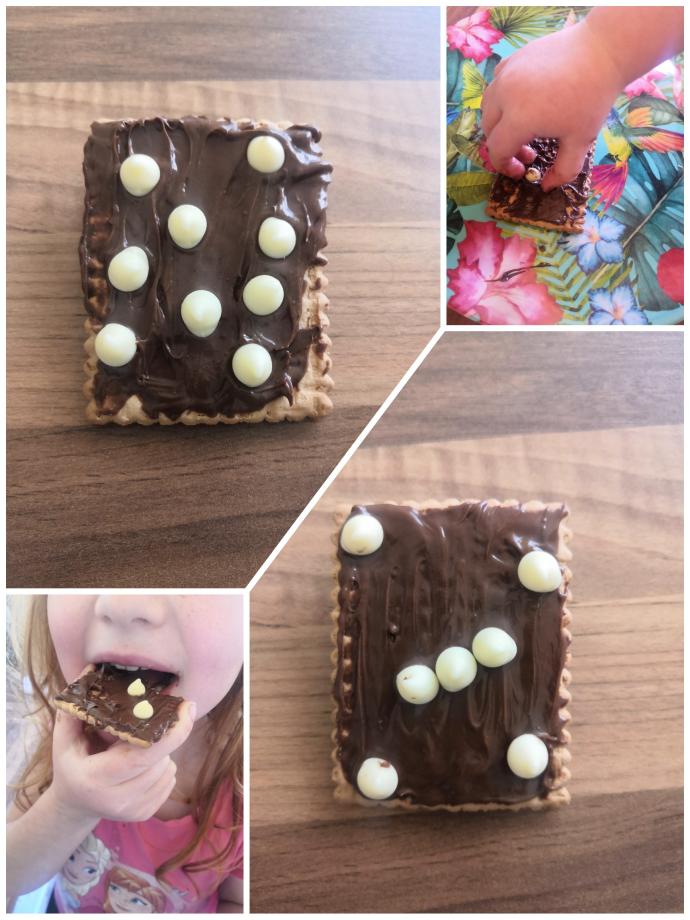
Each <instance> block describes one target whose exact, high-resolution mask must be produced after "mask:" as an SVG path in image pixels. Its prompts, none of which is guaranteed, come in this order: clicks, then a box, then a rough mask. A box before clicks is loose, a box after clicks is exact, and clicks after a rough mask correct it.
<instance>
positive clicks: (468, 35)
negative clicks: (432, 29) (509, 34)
mask: <svg viewBox="0 0 690 920" xmlns="http://www.w3.org/2000/svg"><path fill="white" fill-rule="evenodd" d="M446 34H447V36H448V47H449V48H457V50H458V51H459V52H460V54H462V56H463V57H464V58H471V59H472V60H473V61H474V62H475V64H481V62H482V61H485V60H486V59H487V58H488V56H489V55H490V54H491V46H492V45H495V44H496V42H498V41H500V40H501V39H502V38H503V32H499V31H498V29H494V27H493V26H492V25H491V13H490V12H489V10H478V11H477V12H476V13H472V15H471V16H468V17H467V18H466V19H461V20H460V21H459V22H456V23H455V25H452V26H448V29H447V30H446Z"/></svg>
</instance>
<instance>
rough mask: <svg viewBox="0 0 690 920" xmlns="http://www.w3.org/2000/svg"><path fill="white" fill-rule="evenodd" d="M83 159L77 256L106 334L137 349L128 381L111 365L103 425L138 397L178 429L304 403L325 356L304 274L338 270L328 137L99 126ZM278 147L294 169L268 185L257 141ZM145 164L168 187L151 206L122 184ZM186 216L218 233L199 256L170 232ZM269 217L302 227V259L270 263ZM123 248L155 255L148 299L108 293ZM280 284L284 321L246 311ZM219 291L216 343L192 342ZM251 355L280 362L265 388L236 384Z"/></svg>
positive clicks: (248, 128)
mask: <svg viewBox="0 0 690 920" xmlns="http://www.w3.org/2000/svg"><path fill="white" fill-rule="evenodd" d="M91 131H92V133H91V136H90V137H89V139H88V140H87V142H86V145H85V148H84V179H85V185H86V198H85V213H84V233H83V236H82V238H81V242H80V246H79V254H80V259H81V266H82V286H83V289H84V295H85V301H86V310H87V312H88V313H89V314H90V315H91V317H92V318H93V321H94V322H93V328H94V329H95V331H98V329H99V328H100V326H101V324H102V323H103V322H106V321H107V322H116V323H121V324H123V325H125V326H128V327H129V328H131V329H132V330H133V331H134V333H135V335H136V338H137V341H138V347H137V352H136V355H135V357H134V358H133V359H132V360H131V361H130V362H129V363H128V364H126V365H124V366H123V367H110V366H106V365H104V364H103V363H101V362H99V364H98V371H97V374H96V378H95V384H94V389H95V394H94V395H95V398H96V402H97V405H98V408H99V411H100V412H101V413H102V414H104V415H108V414H112V415H115V414H116V413H117V412H118V411H119V410H120V409H121V408H122V406H123V405H124V403H125V402H126V400H127V399H128V398H129V397H130V396H131V395H137V396H139V397H140V398H141V400H142V403H143V406H144V410H145V411H146V413H147V414H148V415H149V416H150V417H151V418H154V419H155V418H156V417H157V415H158V413H164V414H165V415H166V416H167V417H168V418H170V419H176V418H178V417H179V416H180V415H181V414H182V413H183V412H185V410H191V411H195V412H200V413H203V414H205V415H208V416H211V417H213V416H215V415H218V414H219V413H221V414H223V415H227V416H232V415H234V414H237V413H243V412H252V411H254V410H256V409H260V408H262V407H263V406H265V405H266V404H267V403H268V402H270V401H271V400H274V399H276V398H278V397H281V396H286V397H287V398H288V400H290V401H292V398H293V391H294V389H295V388H296V387H298V386H299V382H300V380H301V379H302V377H303V376H304V374H305V371H306V368H307V364H308V359H309V350H310V348H312V347H315V348H316V349H317V350H323V347H325V346H324V344H323V337H322V331H321V329H320V327H319V326H317V325H312V326H310V327H308V328H302V329H300V328H299V320H300V313H301V305H302V296H303V294H304V291H305V284H306V281H305V273H306V272H307V271H308V270H309V269H310V268H314V267H316V266H321V265H324V264H325V263H326V259H325V258H324V257H323V255H322V254H321V250H322V249H323V248H324V247H325V245H326V237H325V227H326V204H327V185H328V183H329V182H330V176H331V172H332V167H331V166H330V165H329V164H328V163H326V162H324V160H323V159H322V155H321V151H320V148H319V146H318V142H319V140H320V133H319V131H318V130H317V129H316V128H314V127H310V126H307V125H293V126H292V127H290V128H287V129H286V130H281V129H278V128H271V129H268V128H265V127H258V126H255V125H254V123H253V122H250V123H246V122H240V123H238V122H235V121H232V120H231V119H219V120H209V119H207V118H201V117H192V116H186V117H184V118H181V119H166V118H148V119H144V120H139V121H118V122H107V123H101V122H95V123H94V124H93V125H92V127H91ZM266 134H270V135H272V136H273V137H275V138H277V139H278V140H279V141H280V143H281V144H282V146H283V148H284V150H285V163H284V165H283V166H282V167H281V168H280V169H279V170H277V171H276V172H275V173H270V174H263V173H259V172H257V171H256V170H254V169H253V168H252V167H251V166H250V165H249V163H248V161H247V155H246V154H247V146H248V144H249V142H250V141H251V140H252V138H254V137H257V136H259V135H266ZM133 153H139V154H147V155H148V156H151V157H153V158H154V159H155V160H156V162H157V163H158V165H159V167H160V171H161V177H160V180H159V182H158V184H157V185H156V187H155V188H154V189H153V191H152V192H150V193H149V194H147V195H144V196H143V197H140V198H139V197H135V196H133V195H131V194H130V193H129V192H127V191H126V189H125V188H124V186H123V185H122V183H121V182H120V180H119V168H120V164H121V163H122V161H123V160H125V159H126V158H127V157H128V156H130V155H131V154H133ZM181 204H193V205H196V206H197V207H199V208H201V210H202V211H203V212H204V214H205V216H206V218H207V222H208V226H207V230H206V233H205V235H204V237H203V239H202V240H201V242H200V243H199V244H198V245H197V246H195V247H194V248H193V249H190V250H183V249H180V248H179V247H177V246H176V245H175V244H174V243H173V241H172V239H171V238H170V235H169V233H168V231H167V222H168V217H169V216H170V213H171V212H172V211H173V209H174V208H176V207H177V206H178V205H181ZM267 217H279V218H282V219H285V220H287V221H289V222H290V224H291V225H292V226H293V227H294V229H295V231H296V234H297V244H296V246H295V250H294V252H293V253H291V254H290V255H289V256H288V257H286V258H284V259H271V258H269V257H268V256H266V255H264V253H263V252H262V251H261V250H260V249H259V246H258V242H257V239H258V232H259V227H260V225H261V223H262V221H263V220H264V219H265V218H267ZM125 246H139V247H141V248H142V249H143V250H144V251H145V252H146V254H147V256H148V260H149V265H150V271H149V277H148V280H147V282H146V283H145V285H144V286H143V287H142V288H141V289H139V290H138V291H134V292H132V293H124V292H122V291H118V290H115V289H114V288H113V287H112V285H111V284H109V282H108V279H107V274H106V273H107V267H108V265H109V263H110V260H111V259H112V258H113V256H115V255H116V254H117V253H118V252H119V251H120V250H122V249H123V247H125ZM260 274H270V275H273V276H274V277H276V278H278V279H279V280H280V282H281V283H282V285H283V289H284V291H285V299H284V301H283V304H282V306H281V307H279V309H278V310H277V311H276V312H275V313H273V314H271V315H269V316H256V315H254V314H253V313H251V312H250V311H249V310H247V309H246V307H245V306H244V304H243V302H242V290H243V288H244V285H245V284H246V282H247V281H249V280H250V279H251V278H253V277H254V276H256V275H260ZM199 289H203V290H208V291H211V292H212V293H214V294H215V295H216V296H217V297H218V298H219V299H220V302H221V305H222V315H221V319H220V323H219V325H218V327H217V329H216V331H215V332H214V333H213V334H212V335H210V336H208V337H207V338H200V337H198V336H195V335H193V334H192V333H191V332H189V330H188V329H187V328H186V326H185V324H184V322H183V320H182V317H181V314H180V304H181V302H182V300H183V299H184V298H185V297H186V295H187V294H189V293H190V292H191V291H194V290H199ZM248 342H257V343H258V344H260V345H263V346H264V347H265V348H267V349H268V351H269V352H270V354H271V357H272V361H273V372H272V374H271V376H270V377H269V379H268V380H267V381H266V383H264V384H262V385H260V386H257V387H253V388H250V387H246V386H243V385H242V384H241V383H239V382H238V381H237V380H236V379H235V377H234V375H233V373H232V370H231V361H232V356H233V354H234V352H235V351H236V349H237V348H238V347H239V346H240V345H242V344H246V343H248Z"/></svg>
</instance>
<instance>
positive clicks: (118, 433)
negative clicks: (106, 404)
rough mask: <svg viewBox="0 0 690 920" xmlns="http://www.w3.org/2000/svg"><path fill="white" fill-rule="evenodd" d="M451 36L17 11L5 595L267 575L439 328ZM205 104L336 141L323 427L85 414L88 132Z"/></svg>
mask: <svg viewBox="0 0 690 920" xmlns="http://www.w3.org/2000/svg"><path fill="white" fill-rule="evenodd" d="M293 14H294V15H293ZM269 26H270V28H269ZM154 31H155V41H152V37H153V33H154ZM438 33H439V12H438V10H435V9H430V8H427V9H399V10H396V9H386V10H368V9H366V8H365V9H358V8H349V9H339V10H330V11H329V10H324V9H310V10H308V11H305V10H299V9H297V10H287V9H284V10H280V11H276V10H271V9H267V8H254V9H242V10H238V9H233V8H215V9H199V8H193V9H183V8H175V9H174V10H171V9H165V10H163V9H161V8H148V9H147V8H132V9H130V8H125V9H116V8H108V9H97V8H96V9H94V8H91V9H88V8H61V9H59V10H58V9H55V10H47V9H38V8H32V9H11V10H9V15H8V73H9V75H10V80H11V81H12V82H10V83H9V84H8V96H7V100H8V108H7V113H8V114H7V117H8V128H7V141H8V160H7V172H8V178H7V183H8V184H7V188H8V230H7V269H8V277H7V336H8V362H7V373H8V378H7V397H8V443H7V457H8V467H7V470H8V475H7V483H8V498H7V509H8V511H7V534H8V565H7V581H8V585H9V586H12V587H20V586H23V587H51V586H52V587H60V586H67V587H77V586H87V587H95V586H109V587H121V586H129V587H142V588H143V587H149V588H150V587H199V586H200V587H211V586H217V587H223V586H239V585H244V584H245V583H246V582H247V580H248V579H249V578H250V577H251V575H252V574H253V573H254V572H255V570H256V568H257V567H258V565H259V564H260V563H261V562H262V561H263V560H264V559H265V557H266V556H267V555H268V553H269V552H270V551H271V549H272V548H273V547H274V545H275V544H276V542H277V541H278V539H279V538H280V536H281V535H282V534H283V533H284V531H285V530H286V529H287V527H288V526H289V525H290V524H291V523H292V521H293V520H294V518H295V516H296V515H297V514H298V513H299V511H300V510H301V509H302V508H303V507H304V505H305V503H306V502H307V501H308V499H309V498H310V497H311V496H312V495H313V493H314V492H315V491H316V489H317V488H318V486H319V485H320V484H321V483H322V482H323V480H324V478H325V477H326V475H327V474H328V472H329V471H330V470H331V469H332V467H333V465H334V464H335V462H336V461H337V460H338V459H339V458H340V457H341V456H342V454H343V452H344V451H345V450H346V449H347V447H349V445H350V444H351V443H352V441H353V439H354V437H355V436H356V435H357V434H358V433H359V431H360V430H361V429H362V427H363V426H364V424H365V423H366V422H367V421H368V419H369V418H370V417H371V415H372V414H373V412H374V411H375V409H377V408H378V406H379V405H380V403H381V402H382V401H383V399H384V398H385V397H386V395H387V394H388V393H389V392H390V390H391V389H392V388H393V386H394V385H395V384H396V383H397V382H398V380H399V379H400V377H401V376H402V374H403V373H404V371H405V370H406V369H407V368H408V367H409V365H410V363H411V362H412V360H413V359H414V358H415V357H416V356H417V354H418V353H419V351H420V350H421V348H422V347H423V346H424V345H425V344H426V342H427V341H428V340H429V338H430V336H431V335H432V333H433V332H434V330H435V329H436V328H437V327H438V322H439V303H440V296H441V295H440V271H439V244H438V240H439V214H440V206H439V168H440V165H439V149H440V146H439V145H440V118H439V93H438V64H439V57H440V54H439V53H438ZM382 35H384V36H385V41H382ZM257 36H260V37H263V38H266V36H268V38H266V43H265V44H259V42H258V38H257ZM163 48H165V49H167V50H166V53H165V54H164V53H163V52H162V51H161V49H163ZM432 50H433V51H434V53H433V54H432V53H431V51H432ZM190 112H191V113H195V114H198V113H206V114H208V115H234V116H235V117H243V116H247V115H249V116H256V117H267V118H271V119H274V120H281V119H293V120H294V121H296V122H300V121H307V122H313V123H315V124H317V125H319V127H320V128H321V129H322V131H323V148H324V151H325V155H326V157H327V158H328V159H330V160H331V161H332V162H333V163H334V164H335V175H334V181H333V184H332V186H331V195H330V206H329V230H328V237H329V246H328V249H327V255H328V257H329V266H328V269H327V273H328V276H329V279H330V287H329V295H330V298H331V304H332V310H331V320H332V325H331V330H330V331H331V333H332V338H333V343H334V344H333V360H334V368H333V376H334V378H335V383H336V390H335V392H334V394H333V396H334V401H335V410H334V412H333V413H332V415H331V416H329V417H328V418H326V419H323V420H320V421H319V422H317V423H310V422H307V423H300V424H295V425H288V424H282V425H278V426H268V425H263V426H233V427H231V428H223V427H219V428H216V429H205V428H194V429H182V428H180V427H174V428H169V429H158V428H155V429H142V428H131V429H127V430H122V429H114V428H111V429H100V428H93V427H90V426H88V425H87V424H86V422H85V419H84V403H85V400H84V398H83V396H82V392H81V388H82V383H83V372H82V363H83V353H82V346H83V338H84V336H83V331H82V324H83V317H84V313H83V299H82V293H81V288H80V273H79V262H78V258H77V244H78V240H79V235H80V232H81V222H82V209H83V180H82V174H81V162H82V148H83V144H84V142H85V140H86V137H87V135H88V132H89V125H90V123H91V122H92V121H93V120H95V119H99V118H101V119H116V118H121V117H124V116H143V115H148V114H152V113H153V114H156V113H164V114H167V115H171V116H179V115H183V114H188V113H190Z"/></svg>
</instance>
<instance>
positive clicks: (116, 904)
mask: <svg viewBox="0 0 690 920" xmlns="http://www.w3.org/2000/svg"><path fill="white" fill-rule="evenodd" d="M165 905H166V895H165V891H164V890H163V888H162V887H161V886H160V884H159V883H158V882H157V881H156V879H155V878H154V877H153V876H152V875H148V874H147V873H146V872H138V871H137V870H135V869H132V868H130V867H129V866H123V865H121V864H118V865H115V866H113V868H112V869H111V870H110V872H109V873H108V876H107V878H106V880H105V902H104V904H103V913H104V914H160V913H163V912H164V911H165Z"/></svg>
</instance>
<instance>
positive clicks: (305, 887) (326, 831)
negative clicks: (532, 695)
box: [251, 786, 683, 913]
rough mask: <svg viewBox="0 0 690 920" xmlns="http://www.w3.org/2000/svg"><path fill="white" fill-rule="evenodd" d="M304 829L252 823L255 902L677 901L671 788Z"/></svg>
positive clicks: (678, 842)
mask: <svg viewBox="0 0 690 920" xmlns="http://www.w3.org/2000/svg"><path fill="white" fill-rule="evenodd" d="M283 791H284V794H285V795H289V794H290V790H289V788H286V787H285V786H283ZM307 830H308V833H305V828H304V826H303V825H295V826H293V827H290V826H287V827H285V828H281V830H280V831H276V830H273V829H271V828H257V829H255V830H253V832H252V897H251V909H252V911H255V912H265V913H269V912H271V911H276V912H277V913H292V912H298V911H304V912H317V913H318V912H334V913H340V912H361V913H367V912H371V913H374V912H386V913H407V912H417V911H419V912H422V911H430V910H431V911H434V912H447V913H452V912H458V913H493V912H495V913H516V912H525V913H531V912H534V913H564V912H565V913H571V912H572V913H580V912H592V913H603V912H612V913H619V912H620V913H657V912H658V913H662V912H663V913H666V912H668V913H675V912H680V911H682V910H683V882H682V878H683V855H682V853H683V794H682V791H681V790H680V789H674V790H655V791H649V792H637V793H627V794H622V795H616V794H615V791H612V792H611V793H609V794H605V795H596V796H591V797H588V798H585V799H582V800H580V801H575V802H574V803H573V805H572V806H571V807H570V808H567V809H563V810H561V811H560V812H554V813H551V814H542V815H538V814H506V815H496V814H494V815H472V814H468V815H462V816H460V817H458V816H456V815H414V816H402V817H393V816H390V815H383V816H381V815H379V817H377V818H375V819H373V820H360V821H349V822H338V821H327V822H310V823H309V825H308V828H307Z"/></svg>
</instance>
